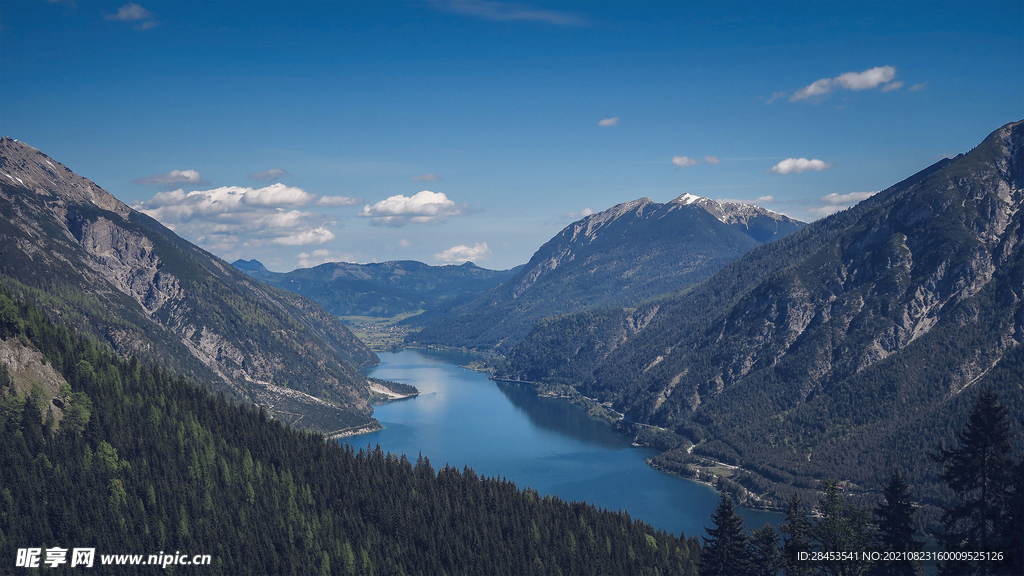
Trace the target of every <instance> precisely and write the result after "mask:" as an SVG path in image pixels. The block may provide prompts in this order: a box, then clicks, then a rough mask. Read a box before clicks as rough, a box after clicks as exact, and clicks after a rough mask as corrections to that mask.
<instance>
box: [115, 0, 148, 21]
mask: <svg viewBox="0 0 1024 576" xmlns="http://www.w3.org/2000/svg"><path fill="white" fill-rule="evenodd" d="M152 17H153V13H152V12H150V11H149V10H146V9H145V8H143V7H142V6H139V5H138V4H136V3H134V2H129V3H128V4H125V5H124V6H121V7H120V8H118V9H117V14H107V15H106V16H104V18H106V19H107V20H112V21H116V22H135V21H136V20H146V19H147V18H152Z"/></svg>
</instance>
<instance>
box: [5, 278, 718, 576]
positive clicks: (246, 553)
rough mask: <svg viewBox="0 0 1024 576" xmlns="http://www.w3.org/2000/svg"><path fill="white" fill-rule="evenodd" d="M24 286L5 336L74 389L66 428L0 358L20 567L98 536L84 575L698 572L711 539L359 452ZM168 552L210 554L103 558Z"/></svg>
mask: <svg viewBox="0 0 1024 576" xmlns="http://www.w3.org/2000/svg"><path fill="white" fill-rule="evenodd" d="M12 296H13V294H10V293H9V292H8V291H7V290H6V289H5V287H4V286H3V285H2V284H0V342H6V343H12V346H15V347H22V348H24V349H25V350H27V351H28V352H27V353H26V354H23V355H22V356H35V357H36V358H38V359H41V360H42V363H43V364H45V365H47V366H50V367H52V368H53V370H54V371H55V372H56V373H57V374H59V377H60V378H62V379H64V380H66V382H65V385H66V386H67V390H68V393H67V395H65V400H67V396H70V398H71V399H70V400H69V401H68V402H63V403H62V405H63V406H64V410H63V411H64V417H63V418H61V419H59V424H56V423H55V419H54V418H53V417H51V416H46V417H45V419H44V418H43V417H42V414H43V412H42V409H44V408H45V406H41V405H40V404H46V405H49V404H50V402H49V401H48V399H46V398H43V401H42V402H39V400H40V397H39V396H38V395H36V394H34V393H33V394H28V393H24V392H23V393H21V394H17V395H16V394H14V392H15V391H16V390H23V388H19V386H18V383H17V382H15V383H14V385H12V382H11V381H12V377H11V374H10V373H9V372H8V370H7V365H6V362H3V361H0V488H2V489H0V502H3V505H2V506H0V548H2V549H3V550H5V551H7V552H6V553H5V554H4V562H5V567H10V568H9V569H10V570H21V568H14V566H15V553H16V551H17V550H18V549H19V548H21V549H24V548H35V547H46V548H47V549H51V550H52V549H55V548H58V547H61V548H64V549H65V551H66V552H67V556H66V557H65V558H66V560H70V559H71V553H70V549H71V548H72V547H90V548H95V553H96V556H95V559H94V562H95V564H94V566H93V567H92V568H88V569H85V570H84V571H85V572H86V573H98V574H150V573H163V572H166V573H172V574H237V575H244V574H256V575H265V574H301V575H306V574H316V575H324V576H326V575H333V574H342V575H348V574H361V575H368V574H409V575H424V576H427V575H436V574H523V575H537V576H542V575H543V576H547V575H550V574H564V575H566V576H569V575H573V574H580V575H591V574H637V575H649V576H655V575H664V574H678V575H696V574H697V566H698V563H699V558H700V556H699V554H700V544H699V543H698V540H697V539H696V538H695V537H691V538H689V539H687V538H685V537H682V536H680V537H678V538H677V537H674V536H672V535H669V534H666V533H664V532H660V531H655V530H654V529H652V528H651V527H650V526H649V525H647V524H645V523H643V522H639V521H633V520H632V519H630V517H629V515H628V514H626V513H614V512H609V511H605V510H598V509H597V508H596V507H594V506H591V505H587V504H581V503H567V502H564V501H562V500H560V499H558V498H553V497H551V496H541V495H540V494H538V493H537V492H536V491H535V490H530V489H526V490H521V489H519V488H518V487H516V485H515V484H513V483H512V482H509V481H505V480H498V479H496V478H484V477H480V476H478V475H477V474H476V473H475V472H473V470H472V469H470V468H465V469H463V470H459V469H456V468H452V467H449V466H445V467H444V468H442V469H440V470H437V471H435V470H434V468H433V467H432V466H431V465H430V462H429V461H428V460H427V459H425V458H419V459H417V460H416V461H415V462H410V461H409V460H407V459H406V457H405V456H397V455H393V454H384V452H382V451H381V449H380V448H379V447H378V448H377V449H376V450H366V451H360V452H358V453H357V452H354V451H353V450H352V448H350V447H348V446H345V445H339V444H338V443H336V442H329V441H325V439H324V437H323V436H322V435H319V434H309V433H306V432H300V431H296V430H290V429H287V428H286V427H285V426H283V425H282V424H281V423H280V422H275V421H268V419H267V418H266V416H265V415H264V413H263V411H262V410H257V409H256V408H254V407H252V406H241V405H233V404H231V403H228V402H226V401H225V399H224V397H223V396H214V395H212V394H210V393H209V392H208V391H207V390H205V389H203V388H200V387H198V386H195V385H194V384H192V383H190V382H188V381H187V380H185V379H183V378H180V377H174V376H172V375H170V374H169V373H168V372H167V371H165V370H162V369H160V368H159V367H156V366H152V365H146V364H144V363H142V362H140V361H139V360H138V358H136V357H133V358H131V359H128V360H125V359H123V358H120V357H118V356H117V355H115V354H113V353H111V352H110V351H109V350H108V349H106V348H105V347H103V346H99V345H97V344H96V343H95V341H93V340H92V339H90V338H84V337H81V336H80V335H78V334H76V333H75V332H74V330H70V329H68V327H67V326H66V325H54V324H53V323H51V322H50V321H49V319H48V317H47V315H46V314H45V313H43V312H42V311H41V310H40V309H39V308H37V307H35V306H34V305H32V304H31V303H28V302H18V301H16V300H15V299H14V298H13V297H12ZM0 360H2V358H0ZM76 408H78V411H77V416H72V415H71V414H72V412H75V409H76ZM83 411H84V412H83ZM158 551H160V553H161V554H163V553H164V551H166V553H167V554H169V555H172V556H177V555H179V554H181V555H184V556H185V557H186V558H187V559H188V560H190V561H191V560H192V559H193V558H194V556H195V555H209V556H210V563H209V565H208V566H174V565H171V566H168V567H165V568H166V569H163V568H155V567H153V566H148V567H140V566H131V565H129V566H121V567H117V566H109V565H103V564H102V557H103V556H106V555H115V554H117V555H135V554H139V555H142V556H141V560H142V562H143V563H145V562H147V561H148V555H150V554H154V555H155V554H157V552H158ZM46 558H47V554H46V552H42V558H41V560H46ZM39 565H40V567H41V571H42V572H44V573H45V572H47V571H49V570H51V569H52V568H49V567H46V565H45V564H44V563H43V562H40V563H39ZM82 568H83V567H75V568H71V567H70V566H69V565H68V564H65V565H63V566H60V567H59V568H57V569H56V570H54V573H69V574H71V573H77V572H79V571H82ZM25 572H26V573H30V572H35V570H25ZM9 573H13V572H9Z"/></svg>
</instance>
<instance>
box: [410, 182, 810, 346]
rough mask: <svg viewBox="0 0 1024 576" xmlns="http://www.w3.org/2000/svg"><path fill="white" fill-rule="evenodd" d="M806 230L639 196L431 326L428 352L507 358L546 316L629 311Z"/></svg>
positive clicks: (747, 211)
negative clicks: (456, 349)
mask: <svg viewBox="0 0 1024 576" xmlns="http://www.w3.org/2000/svg"><path fill="white" fill-rule="evenodd" d="M802 226H803V223H802V222H798V221H796V220H792V219H790V218H788V217H786V216H783V215H781V214H776V213H774V212H771V211H769V210H765V209H764V208H759V207H757V206H751V205H748V204H736V203H728V202H722V203H719V202H716V201H714V200H710V199H707V198H701V197H699V196H693V195H690V194H683V195H682V196H680V197H678V198H676V199H675V200H673V201H671V202H668V203H665V204H659V203H656V202H652V201H651V200H650V199H648V198H641V199H638V200H634V201H632V202H626V203H624V204H619V205H617V206H614V207H612V208H610V209H608V210H605V211H604V212H599V213H597V214H592V215H590V216H587V217H586V218H583V219H582V220H579V221H578V222H574V223H573V224H570V225H569V226H567V227H566V228H565V229H563V230H562V231H561V232H560V233H559V234H558V235H557V236H555V237H554V238H552V239H551V240H549V241H548V242H547V243H545V244H544V245H543V246H541V247H540V249H539V250H537V252H536V253H535V254H534V255H533V257H532V258H531V259H530V262H529V263H528V264H526V266H525V267H523V268H522V270H520V271H519V272H518V273H517V274H516V275H515V276H514V277H512V278H511V279H509V280H508V281H506V282H504V283H503V284H501V285H499V286H497V287H495V288H493V289H491V290H489V291H487V292H485V293H484V294H482V295H481V296H480V297H478V298H477V299H476V300H474V301H472V302H469V303H466V304H463V305H459V306H455V307H453V308H452V309H451V310H450V311H447V312H445V313H443V314H435V315H429V314H424V315H423V316H422V317H417V318H413V319H410V320H409V321H408V322H409V323H413V324H424V323H427V322H429V324H426V326H425V327H424V328H423V330H422V331H421V332H419V333H417V334H414V335H413V336H411V337H410V338H412V339H414V340H415V341H416V342H417V343H420V344H434V345H443V346H466V347H470V348H476V349H480V350H490V351H494V350H497V351H499V352H504V351H507V350H509V349H511V347H512V346H514V345H515V344H516V343H518V342H519V341H520V340H522V339H523V338H524V337H525V336H526V334H528V333H529V331H530V329H531V328H532V326H533V325H534V323H536V322H537V321H538V320H540V319H541V318H544V317H546V316H551V315H554V314H563V313H566V312H575V311H580V310H583V309H586V308H591V307H595V306H625V305H633V304H636V303H639V302H641V301H643V300H645V299H647V298H651V297H653V296H655V295H658V294H662V293H664V292H668V291H671V290H678V289H681V288H683V287H685V286H687V285H689V284H692V283H694V282H698V281H700V280H703V279H704V278H707V277H708V276H710V275H711V274H713V273H715V272H716V271H718V270H719V269H720V268H721V267H722V266H724V265H725V264H727V263H728V262H731V261H733V260H735V259H736V258H739V257H740V256H742V255H743V254H745V253H746V252H747V251H749V250H750V249H752V248H754V247H755V246H758V245H759V244H761V243H764V242H768V241H771V240H774V239H776V238H781V237H783V236H785V235H787V234H789V233H791V232H793V231H794V230H798V229H799V228H800V227H802Z"/></svg>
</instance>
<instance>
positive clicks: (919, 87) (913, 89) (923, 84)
mask: <svg viewBox="0 0 1024 576" xmlns="http://www.w3.org/2000/svg"><path fill="white" fill-rule="evenodd" d="M927 86H928V83H927V82H921V83H919V84H914V85H913V86H911V87H910V88H907V90H910V91H911V92H917V91H918V90H924V89H925V88H926V87H927Z"/></svg>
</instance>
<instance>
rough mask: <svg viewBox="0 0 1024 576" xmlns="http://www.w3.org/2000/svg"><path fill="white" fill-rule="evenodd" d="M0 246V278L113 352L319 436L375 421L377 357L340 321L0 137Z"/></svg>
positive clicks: (36, 153) (42, 156)
mask: <svg viewBox="0 0 1024 576" xmlns="http://www.w3.org/2000/svg"><path fill="white" fill-rule="evenodd" d="M0 247H2V248H0V250H2V258H0V280H2V281H4V282H5V283H6V284H8V286H9V288H13V289H16V290H17V291H18V292H19V293H21V294H23V295H25V296H28V297H31V298H33V299H34V300H36V301H37V302H39V303H40V304H42V305H44V306H45V307H46V308H47V309H48V310H49V312H50V313H52V314H54V315H55V316H59V317H61V318H65V319H70V320H72V321H73V323H74V324H75V325H76V327H77V328H79V329H82V330H84V331H86V332H88V333H90V334H92V335H94V336H96V337H98V338H99V339H100V340H101V341H103V342H106V343H107V345H109V346H111V347H112V348H113V349H114V350H116V351H117V352H118V353H120V354H123V355H132V354H135V355H140V356H142V357H143V358H146V359H149V360H153V361H157V362H161V363H164V364H166V365H168V366H170V367H173V368H174V369H175V370H178V371H181V372H182V373H184V374H186V375H189V376H191V377H193V378H195V379H196V380H197V381H199V382H202V383H204V384H205V385H206V386H208V387H211V388H212V389H215V390H222V391H225V392H227V393H229V395H231V396H232V397H233V398H236V399H239V400H246V401H253V402H256V403H259V404H261V405H263V406H265V407H266V408H267V409H268V410H270V411H272V412H274V413H275V414H276V415H277V417H279V418H282V419H285V420H287V421H295V422H297V421H300V420H302V421H303V422H302V424H303V425H308V426H310V427H313V428H316V429H319V430H321V431H325V432H334V431H338V430H340V429H346V428H351V427H367V426H379V424H377V423H376V421H375V420H373V418H372V417H371V416H370V414H371V413H372V408H371V407H370V405H369V398H370V392H369V390H368V388H367V386H366V383H365V378H364V377H363V376H362V375H361V374H360V373H359V372H358V369H357V367H356V366H357V365H367V364H372V363H374V362H376V361H377V359H376V356H375V355H374V354H373V353H372V352H371V351H370V350H369V349H367V348H366V347H365V346H364V345H363V344H362V343H361V342H359V341H358V340H357V339H356V338H355V337H354V336H352V334H351V333H350V332H349V331H348V330H347V329H346V328H345V327H344V326H343V325H342V324H341V322H340V321H338V320H337V319H336V318H334V317H333V316H331V315H330V314H328V313H326V312H325V311H324V310H323V309H322V308H320V307H319V306H317V305H316V304H314V303H313V302H311V301H309V300H306V299H304V298H301V297H299V296H296V295H293V294H290V293H287V292H284V291H281V290H278V289H276V288H273V287H271V286H268V285H265V284H261V283H259V282H258V281H256V280H253V279H251V278H249V277H247V276H245V275H244V274H242V273H241V272H239V271H238V270H236V269H235V268H233V267H232V266H230V265H228V264H227V263H226V262H223V261H222V260H220V259H219V258H216V257H215V256H213V255H212V254H209V253H208V252H205V251H204V250H202V249H200V248H198V247H196V246H194V245H193V244H191V243H189V242H187V241H185V240H184V239H182V238H180V237H178V236H177V235H176V234H174V233H173V232H172V231H171V230H169V229H167V228H166V227H165V226H163V225H161V224H160V223H159V222H157V221H156V220H154V219H152V218H150V217H149V216H146V215H144V214H141V213H139V212H136V211H134V210H132V209H131V208H130V207H128V206H127V205H125V204H124V203H122V202H120V201H119V200H117V199H116V198H114V197H113V196H112V195H111V194H109V193H108V192H106V191H105V190H103V189H102V188H101V187H100V186H98V185H96V184H95V183H94V182H92V181H91V180H88V179H86V178H84V177H81V176H79V175H77V174H75V173H74V172H73V171H71V170H70V169H69V168H67V167H66V166H63V165H62V164H60V163H59V162H56V161H55V160H53V159H51V158H50V157H49V156H46V155H45V154H44V153H42V152H40V151H39V150H37V149H36V148H33V147H31V146H28V145H26V144H23V143H20V142H17V141H15V140H13V139H11V138H3V139H0ZM313 414H315V417H314V416H312V415H313Z"/></svg>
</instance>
